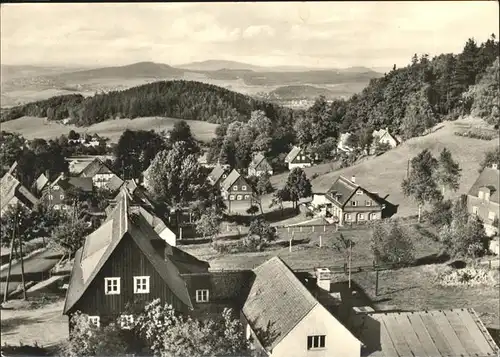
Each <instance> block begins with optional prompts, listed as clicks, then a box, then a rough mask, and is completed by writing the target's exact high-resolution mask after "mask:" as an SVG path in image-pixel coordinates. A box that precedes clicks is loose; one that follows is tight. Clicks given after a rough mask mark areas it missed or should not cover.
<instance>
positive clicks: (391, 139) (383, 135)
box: [372, 128, 400, 148]
mask: <svg viewBox="0 0 500 357" xmlns="http://www.w3.org/2000/svg"><path fill="white" fill-rule="evenodd" d="M372 135H373V144H372V146H375V145H376V144H377V143H385V144H388V145H389V146H390V147H391V148H395V147H396V146H398V145H399V144H400V141H399V140H398V138H397V137H396V136H394V135H392V134H391V133H390V132H389V128H385V129H380V130H374V131H373V134H372Z"/></svg>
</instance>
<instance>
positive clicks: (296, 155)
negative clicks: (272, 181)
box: [285, 146, 318, 171]
mask: <svg viewBox="0 0 500 357" xmlns="http://www.w3.org/2000/svg"><path fill="white" fill-rule="evenodd" d="M317 159H318V155H317V154H316V155H314V156H313V155H311V154H310V153H308V152H306V150H305V149H303V148H301V147H298V146H294V147H293V148H292V150H290V152H289V153H288V155H287V156H286V157H285V163H287V164H288V170H290V171H291V170H293V169H294V168H296V167H299V168H301V169H303V168H304V167H311V166H312V165H313V163H314V160H317Z"/></svg>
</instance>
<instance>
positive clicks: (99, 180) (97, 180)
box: [92, 173, 115, 188]
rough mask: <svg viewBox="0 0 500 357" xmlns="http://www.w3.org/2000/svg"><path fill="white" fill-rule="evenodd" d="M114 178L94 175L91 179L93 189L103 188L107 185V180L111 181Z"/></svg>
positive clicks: (109, 175) (105, 175)
mask: <svg viewBox="0 0 500 357" xmlns="http://www.w3.org/2000/svg"><path fill="white" fill-rule="evenodd" d="M113 176H115V174H113V173H111V174H96V175H94V177H92V182H93V183H94V186H95V187H99V188H101V187H104V186H106V185H107V184H108V182H109V180H111V179H112V178H113Z"/></svg>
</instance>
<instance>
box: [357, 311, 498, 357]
mask: <svg viewBox="0 0 500 357" xmlns="http://www.w3.org/2000/svg"><path fill="white" fill-rule="evenodd" d="M357 319H358V321H356V325H357V327H358V330H359V331H360V335H361V341H362V342H363V343H364V344H365V346H366V350H367V353H368V354H367V355H368V356H370V357H398V356H418V357H441V356H442V357H444V356H462V357H472V356H476V357H478V356H481V357H483V356H484V357H486V356H491V357H493V356H497V355H498V353H499V352H500V350H499V348H498V346H496V344H495V342H494V341H493V339H492V337H491V335H490V334H489V333H488V331H487V330H486V328H485V327H484V325H483V324H482V322H481V320H480V319H479V318H478V317H477V315H476V313H475V312H474V310H473V309H453V310H437V311H417V312H391V313H369V314H360V315H358V317H357Z"/></svg>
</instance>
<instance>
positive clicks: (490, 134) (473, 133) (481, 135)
mask: <svg viewBox="0 0 500 357" xmlns="http://www.w3.org/2000/svg"><path fill="white" fill-rule="evenodd" d="M454 134H455V135H456V136H462V137H466V138H471V139H479V140H486V141H490V140H493V139H495V138H497V137H498V133H497V132H496V131H489V130H488V131H487V130H478V129H476V130H466V131H456V132H455V133H454Z"/></svg>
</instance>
